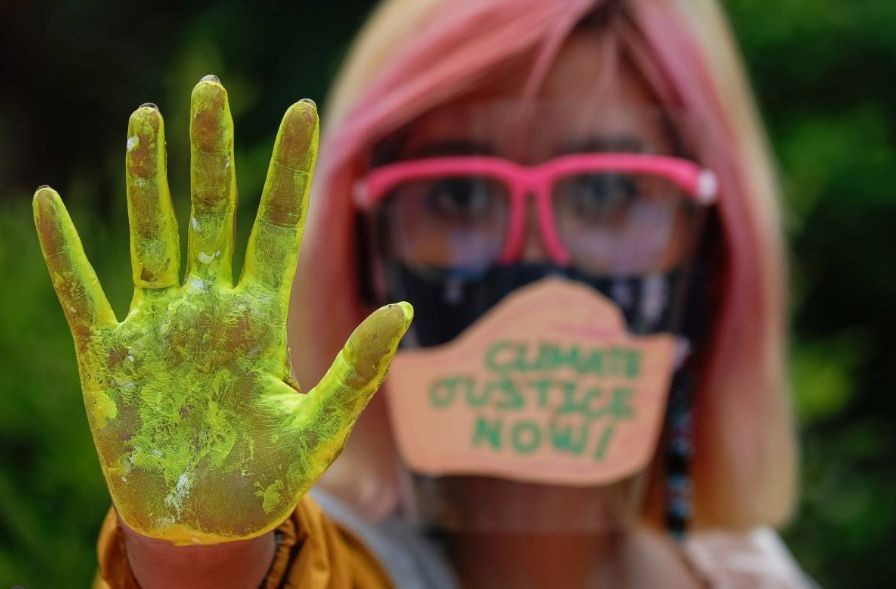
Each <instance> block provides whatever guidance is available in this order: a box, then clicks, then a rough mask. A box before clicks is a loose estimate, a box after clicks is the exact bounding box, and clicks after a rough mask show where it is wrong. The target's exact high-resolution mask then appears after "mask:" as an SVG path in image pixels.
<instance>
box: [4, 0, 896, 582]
mask: <svg viewBox="0 0 896 589" xmlns="http://www.w3.org/2000/svg"><path fill="white" fill-rule="evenodd" d="M723 3H724V4H725V6H726V8H727V9H728V11H729V14H730V16H731V18H732V22H733V25H734V28H735V31H736V33H737V36H738V38H739V40H740V42H741V45H742V47H743V50H744V52H745V55H746V59H747V62H748V66H749V70H750V73H751V76H752V79H753V81H754V84H755V87H756V91H757V94H758V96H759V102H760V105H761V108H762V111H763V114H764V115H765V118H766V121H767V123H768V128H769V132H770V134H771V137H772V141H773V144H774V148H775V151H776V154H777V156H778V160H779V162H780V168H781V177H782V181H783V185H784V195H785V200H786V202H785V204H784V206H785V209H786V230H787V235H788V238H789V244H790V250H791V254H792V260H793V262H792V267H791V277H792V317H793V346H792V356H791V367H792V379H793V393H794V397H795V403H796V408H797V414H798V417H799V422H800V433H801V437H802V441H803V472H802V479H803V493H802V502H801V505H800V509H799V512H798V517H797V518H796V520H795V521H794V522H793V524H792V525H791V526H790V527H788V528H787V529H786V530H785V531H784V535H785V539H786V540H787V542H788V544H789V546H790V547H791V549H792V551H793V552H794V554H795V556H796V557H797V559H798V560H799V562H800V563H801V564H802V566H803V567H804V568H805V569H806V570H807V571H808V572H809V573H810V574H811V575H812V576H813V577H814V578H815V579H816V580H817V581H818V582H819V583H821V584H822V585H823V586H829V587H847V586H848V587H882V586H888V585H889V584H890V583H889V582H888V581H891V580H892V579H896V559H894V558H892V557H891V556H890V557H888V556H889V555H890V554H891V553H892V550H893V548H892V546H893V543H894V541H896V477H894V465H896V427H894V425H896V419H894V415H896V411H894V409H896V400H894V399H896V397H894V395H893V392H894V389H896V387H894V385H896V378H894V375H893V371H894V367H896V358H894V354H893V352H892V348H891V347H890V345H889V344H888V343H887V342H888V341H889V340H888V336H889V337H892V335H891V334H893V333H896V271H894V267H893V263H892V257H893V254H894V252H896V198H894V195H893V194H892V185H891V182H892V181H893V178H894V174H896V145H894V130H896V108H894V105H896V85H894V83H893V80H894V79H896V2H893V1H892V0H853V1H851V2H844V1H843V0H778V1H777V2H766V1H761V0H724V2H723ZM370 7H371V3H370V2H369V1H364V0H350V1H349V0H344V1H341V2H338V3H337V2H324V1H318V2H310V1H300V0H297V1H295V2H292V3H289V4H280V3H275V2H272V1H262V2H256V3H253V4H252V5H249V3H242V2H236V1H233V0H230V1H228V0H224V1H221V2H216V3H210V2H194V3H190V6H189V7H186V8H185V7H183V6H178V3H173V2H171V3H166V2H155V3H153V4H151V5H149V4H146V5H136V4H127V3H104V2H100V1H99V0H82V1H75V0H69V1H57V2H48V3H14V2H13V3H3V5H2V6H0V24H2V30H3V34H2V36H0V72H2V73H0V585H6V584H9V583H18V584H21V585H24V586H26V587H77V586H84V585H86V584H88V583H89V581H90V579H91V577H92V575H93V572H94V570H95V567H96V557H95V548H94V546H95V540H96V532H97V528H98V525H99V522H100V521H101V519H102V517H103V515H104V513H105V512H106V510H107V509H108V495H107V493H106V490H105V487H104V485H103V482H102V478H101V475H100V472H99V468H98V465H97V462H96V458H95V454H94V450H93V445H92V443H91V440H90V434H89V430H88V428H87V423H86V419H85V415H84V411H83V407H82V404H81V396H80V391H79V386H78V380H77V372H76V366H75V358H74V352H73V349H72V345H71V339H70V336H69V333H68V329H67V327H66V325H65V322H64V319H63V316H62V313H61V312H60V309H59V306H58V303H57V301H56V299H55V296H54V294H53V292H52V290H51V287H50V281H49V279H48V277H47V274H46V271H45V269H44V266H43V262H42V260H41V258H40V252H39V249H38V246H37V240H36V238H35V236H34V234H33V228H32V225H31V220H30V196H31V194H32V192H33V190H34V188H35V187H36V186H37V185H38V184H43V183H48V184H51V185H52V186H54V187H56V188H58V189H59V190H60V192H61V193H62V195H63V197H64V198H65V200H66V202H67V203H68V204H69V206H70V207H71V209H72V214H73V217H74V219H75V221H76V223H77V225H78V228H79V230H80V232H81V235H82V237H83V239H84V242H85V247H86V249H87V251H88V254H89V255H90V257H91V259H92V261H93V263H94V265H95V266H96V267H97V271H98V273H99V275H100V277H101V278H102V279H103V281H104V284H105V286H106V289H107V291H108V292H109V295H110V298H111V299H112V301H113V305H114V306H115V307H116V309H117V310H118V311H119V312H122V311H123V310H124V309H125V308H126V307H127V304H128V298H129V295H130V286H129V284H128V282H129V280H128V277H129V269H128V253H127V251H128V249H127V235H126V227H127V222H126V212H125V205H124V177H123V168H124V162H123V159H124V158H123V156H124V142H125V130H126V125H127V118H128V116H129V114H130V111H131V110H132V109H133V108H135V107H136V106H137V105H139V104H140V103H142V102H144V101H147V100H151V101H153V102H156V103H158V104H159V105H160V106H161V108H162V111H163V113H164V114H165V116H166V122H167V127H168V150H169V162H170V172H171V176H172V178H171V186H172V190H173V191H174V192H175V193H176V205H177V206H178V210H179V211H180V213H181V216H182V221H183V220H184V219H183V217H184V216H185V214H186V211H187V210H188V203H187V201H186V199H185V196H186V194H187V190H186V188H187V186H188V183H187V174H188V169H187V165H188V164H187V162H188V145H187V116H188V108H189V104H188V101H189V92H190V89H191V88H192V86H193V84H194V83H195V82H196V81H197V80H198V79H199V78H200V77H201V76H202V75H204V74H206V73H209V72H214V73H217V74H218V75H219V76H220V77H221V78H222V79H223V80H224V82H225V84H226V85H227V87H228V89H229V92H230V96H231V100H232V107H233V114H234V119H235V122H236V130H237V162H236V165H237V168H238V170H239V178H240V189H241V193H242V195H243V199H242V204H241V208H240V213H241V219H242V222H241V223H240V224H239V233H240V236H241V237H242V238H244V237H245V235H246V232H247V228H248V223H247V221H248V220H249V219H251V218H252V217H253V216H254V208H255V206H256V197H257V195H258V194H259V193H260V189H261V183H262V181H263V176H264V171H265V168H266V165H267V158H268V156H269V153H270V148H271V145H272V143H273V136H274V132H275V131H276V128H277V124H278V122H279V118H280V116H281V114H282V112H283V111H284V109H285V108H286V107H287V106H288V105H289V104H290V103H291V102H293V101H295V100H296V99H297V98H299V97H302V96H310V97H312V98H314V99H315V100H317V101H318V103H319V104H320V103H322V102H323V98H324V97H325V94H326V88H327V84H328V82H329V80H330V78H331V77H332V75H333V73H334V72H335V70H336V68H337V67H338V64H339V61H340V59H341V58H342V56H343V55H344V52H345V50H346V47H347V44H348V42H349V40H350V39H351V37H352V35H353V34H354V33H355V32H356V31H357V30H358V28H359V27H360V25H361V23H362V22H363V20H364V18H365V16H366V15H367V13H368V12H369V10H370ZM240 243H242V242H240ZM238 253H239V252H238Z"/></svg>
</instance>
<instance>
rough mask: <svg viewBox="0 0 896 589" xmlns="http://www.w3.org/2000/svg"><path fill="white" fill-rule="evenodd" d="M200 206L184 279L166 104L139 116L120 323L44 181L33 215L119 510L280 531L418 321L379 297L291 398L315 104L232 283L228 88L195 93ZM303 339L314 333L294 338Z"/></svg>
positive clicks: (203, 535)
mask: <svg viewBox="0 0 896 589" xmlns="http://www.w3.org/2000/svg"><path fill="white" fill-rule="evenodd" d="M190 121H191V126H190V142H191V150H192V159H191V170H190V172H191V183H192V214H191V217H190V224H189V238H188V248H187V249H188V252H187V268H186V273H185V276H186V277H185V279H184V280H183V281H181V280H180V251H179V239H178V229H177V222H176V219H175V215H174V209H173V206H172V202H171V196H170V194H169V191H168V181H167V172H166V156H165V134H164V127H163V121H162V116H161V114H160V113H159V111H158V109H157V108H156V107H155V106H153V105H144V106H142V107H140V108H139V109H137V111H136V112H134V114H133V115H132V116H131V120H130V124H129V126H128V139H127V196H128V216H129V219H130V230H131V261H132V266H133V281H134V297H133V300H132V303H131V307H130V310H129V311H128V314H127V316H126V317H125V318H124V319H123V320H122V321H118V320H117V319H116V317H115V313H114V312H113V311H112V308H111V307H110V306H109V302H108V301H107V299H106V296H105V294H104V293H103V290H102V288H101V287H100V284H99V281H98V280H97V277H96V274H95V272H94V270H93V268H92V267H91V266H90V263H89V262H88V261H87V258H86V256H85V254H84V250H83V248H82V246H81V242H80V239H79V238H78V234H77V233H76V231H75V228H74V226H73V225H72V222H71V219H70V218H69V216H68V213H67V212H66V210H65V207H64V206H63V204H62V201H61V200H60V198H59V195H58V194H57V193H56V192H55V191H54V190H52V189H51V188H46V187H45V188H41V189H38V191H37V193H36V194H35V196H34V218H35V223H36V225H37V231H38V235H39V237H40V242H41V247H42V249H43V252H44V257H45V259H46V262H47V266H48V268H49V270H50V276H51V278H52V281H53V286H54V287H55V289H56V292H57V294H58V296H59V300H60V302H61V303H62V307H63V310H64V312H65V315H66V318H67V319H68V323H69V326H70V327H71V330H72V334H73V336H74V340H75V347H76V350H77V357H78V368H79V372H80V377H81V386H82V389H83V393H84V404H85V406H86V408H87V416H88V420H89V423H90V428H91V431H92V433H93V439H94V442H95V444H96V447H97V451H98V454H99V458H100V463H101V465H102V469H103V473H104V475H105V477H106V482H107V484H108V486H109V490H110V492H111V494H112V499H113V501H114V503H115V506H116V508H117V510H118V513H119V515H120V517H121V518H122V519H123V520H124V521H125V523H127V524H128V525H129V526H130V527H131V528H133V529H135V530H136V531H137V532H139V533H141V534H144V535H146V536H150V537H154V538H161V539H166V540H169V541H171V542H174V543H177V544H186V543H217V542H224V541H228V540H237V539H244V538H251V537H254V536H258V535H261V534H263V533H264V532H267V531H269V530H271V529H272V528H274V527H276V526H277V525H278V524H279V523H280V522H281V521H282V520H283V519H284V518H286V517H287V516H288V515H289V513H290V512H291V511H292V510H293V509H294V507H295V505H296V503H297V502H298V500H299V498H300V497H301V496H302V494H303V493H304V492H305V491H306V490H307V489H308V488H309V487H310V486H311V485H313V484H314V482H315V481H316V480H317V479H318V478H319V477H320V475H321V474H323V472H324V470H326V468H327V467H328V466H329V464H330V463H331V461H332V460H333V459H334V458H335V457H336V456H337V455H338V453H339V451H340V449H341V448H342V446H343V444H344V442H345V440H346V437H347V436H348V434H349V432H350V431H351V428H352V426H353V424H354V422H355V420H356V419H357V417H358V415H359V414H360V412H361V411H362V410H363V408H364V407H365V406H366V404H367V402H368V400H369V399H370V397H371V396H372V395H373V393H374V392H375V391H376V389H377V388H378V387H379V385H380V384H381V382H382V380H383V379H384V377H385V374H386V370H387V369H388V365H389V362H390V361H391V359H392V356H393V355H394V353H395V349H396V347H397V345H398V342H399V340H400V339H401V337H402V335H403V334H404V332H405V331H406V330H407V327H408V325H409V323H410V320H411V315H412V310H411V307H410V305H408V304H407V303H399V304H396V305H389V306H386V307H383V308H381V309H379V310H378V311H376V312H375V313H373V314H372V315H371V316H370V317H368V318H367V320H365V321H364V322H363V323H362V324H361V325H360V326H359V327H358V328H357V329H356V330H355V332H354V333H353V334H352V336H351V337H350V338H349V340H348V342H347V343H346V345H345V347H344V348H343V350H342V351H341V352H340V353H339V355H338V356H337V358H336V360H335V362H334V363H333V366H332V367H331V368H330V370H329V371H328V372H327V374H326V376H325V377H324V378H323V379H322V380H321V381H320V383H318V385H317V386H316V387H314V388H313V389H311V390H310V391H309V392H308V393H307V394H302V393H300V392H298V385H297V384H296V383H295V381H294V379H293V378H292V375H291V368H290V361H289V351H288V349H287V345H286V318H287V311H288V303H289V294H290V287H291V284H292V279H293V275H294V272H295V267H296V261H297V258H298V252H299V243H300V241H301V235H302V226H303V223H304V220H305V214H306V211H307V201H308V192H309V188H310V185H311V176H312V171H313V168H314V160H315V156H316V152H317V140H318V119H317V112H316V109H315V106H314V104H313V103H311V102H309V101H300V102H298V103H296V104H294V105H292V106H291V107H290V108H289V110H287V112H286V115H285V116H284V117H283V122H282V123H281V125H280V130H279V133H278V134H277V139H276V143H275V145H274V153H273V157H272V158H271V163H270V167H269V169H268V176H267V180H266V182H265V186H264V191H263V194H262V197H261V205H260V206H259V209H258V215H257V217H256V220H255V225H254V227H253V229H252V233H251V235H250V237H249V244H248V247H247V250H246V260H245V264H244V268H243V272H242V276H241V277H240V279H239V281H238V282H237V283H236V284H234V283H233V280H232V270H231V266H232V252H233V239H234V213H235V211H236V178H235V174H234V157H233V123H232V120H231V116H230V110H229V106H228V102H227V93H226V91H225V90H224V88H223V86H221V84H220V82H219V81H218V80H217V78H214V77H213V76H209V77H206V78H203V80H202V81H201V82H200V83H199V84H198V85H197V86H196V88H195V89H194V90H193V96H192V107H191V117H190ZM293 343H294V345H296V346H299V348H300V349H299V350H298V352H299V353H301V348H305V347H309V346H313V345H314V342H313V341H310V342H293Z"/></svg>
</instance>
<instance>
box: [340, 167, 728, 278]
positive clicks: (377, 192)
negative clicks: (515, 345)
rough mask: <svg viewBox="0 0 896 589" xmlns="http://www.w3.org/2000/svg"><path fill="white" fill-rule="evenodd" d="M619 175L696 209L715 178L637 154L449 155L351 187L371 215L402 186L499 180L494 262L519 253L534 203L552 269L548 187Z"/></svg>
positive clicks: (711, 195) (555, 241) (378, 172)
mask: <svg viewBox="0 0 896 589" xmlns="http://www.w3.org/2000/svg"><path fill="white" fill-rule="evenodd" d="M594 172H619V173H629V174H647V175H653V176H658V177H662V178H665V179H666V180H669V181H670V182H672V183H673V184H675V185H676V186H678V187H679V188H681V189H682V191H684V193H685V194H686V195H688V196H689V197H691V198H692V199H693V200H694V201H695V202H697V203H698V204H700V205H704V206H706V205H710V204H713V203H714V202H715V201H716V198H717V196H718V195H717V192H718V182H717V180H716V176H715V174H714V173H713V172H712V171H711V170H708V169H706V168H701V167H700V166H698V165H697V164H695V163H694V162H691V161H689V160H685V159H681V158H675V157H670V156H659V155H650V154H641V153H605V152H601V153H579V154H573V155H564V156H560V157H557V158H554V159H552V160H549V161H547V162H545V163H543V164H538V165H536V166H524V165H521V164H518V163H516V162H513V161H510V160H506V159H503V158H499V157H493V156H478V155H477V156H450V157H435V158H426V159H418V160H410V161H405V162H398V163H394V164H388V165H385V166H382V167H379V168H375V169H374V170H372V171H371V172H370V173H368V174H367V175H366V176H365V177H364V178H362V179H361V180H359V181H358V182H357V184H356V185H355V194H354V198H355V205H356V206H357V207H358V208H359V209H361V210H363V211H370V210H373V209H374V208H375V207H376V206H377V205H378V204H379V202H380V201H382V200H383V199H384V198H385V197H386V196H387V195H388V194H389V193H390V192H391V191H392V190H393V189H394V188H395V187H396V186H398V185H399V184H401V183H403V182H408V181H417V180H429V179H433V178H444V177H458V176H470V175H476V176H485V177H488V178H494V179H497V180H500V181H502V182H503V183H504V184H505V185H506V186H507V187H508V188H509V189H510V192H509V198H510V218H509V220H508V228H507V239H506V241H505V242H504V246H503V248H502V250H501V254H500V258H499V261H500V262H502V263H509V262H511V261H513V260H515V259H517V258H518V257H519V255H520V253H521V251H522V246H523V240H524V238H525V227H526V206H525V205H526V199H527V198H528V197H529V195H532V197H533V198H534V199H535V205H536V211H537V212H538V226H539V231H540V233H541V237H542V240H543V242H544V245H545V248H546V249H547V251H548V254H549V255H550V256H551V258H552V259H553V261H554V262H555V263H557V264H561V265H564V266H565V265H568V264H569V263H570V262H571V257H570V255H569V252H568V251H567V250H566V247H564V245H563V243H562V241H561V240H560V237H559V235H557V230H556V229H555V225H554V214H553V211H552V209H551V188H552V186H553V185H554V183H555V182H556V181H557V180H558V179H560V178H564V177H567V176H570V175H573V174H583V173H594Z"/></svg>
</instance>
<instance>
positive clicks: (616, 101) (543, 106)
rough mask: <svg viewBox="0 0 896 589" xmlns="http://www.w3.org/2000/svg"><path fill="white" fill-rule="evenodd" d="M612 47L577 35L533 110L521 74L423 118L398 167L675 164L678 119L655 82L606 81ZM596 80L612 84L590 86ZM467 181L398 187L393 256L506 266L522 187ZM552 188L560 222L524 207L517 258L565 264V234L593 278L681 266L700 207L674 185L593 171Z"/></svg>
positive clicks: (391, 201)
mask: <svg viewBox="0 0 896 589" xmlns="http://www.w3.org/2000/svg"><path fill="white" fill-rule="evenodd" d="M601 49H602V47H601V44H600V38H599V37H598V36H596V35H586V34H580V35H576V36H574V37H573V38H572V39H571V40H570V41H569V43H568V44H567V46H566V47H565V49H564V50H563V51H562V52H561V54H560V55H559V58H558V59H557V61H556V63H555V66H554V67H553V69H552V70H551V71H550V73H549V75H548V76H547V78H546V80H545V82H544V85H543V87H542V90H541V92H540V94H539V96H538V97H537V99H536V100H535V101H534V102H533V104H532V105H530V106H528V107H522V108H521V105H520V101H519V100H515V98H516V97H517V96H518V95H519V89H520V88H521V87H522V85H523V83H524V77H523V76H524V75H527V74H528V72H521V75H520V76H517V77H512V76H511V77H508V78H507V79H506V80H504V81H503V82H502V83H501V84H500V85H498V86H497V87H494V88H492V89H490V91H489V92H487V93H480V94H478V95H476V96H473V97H470V98H467V99H465V100H462V101H458V102H455V103H452V104H450V105H448V106H446V107H442V108H440V109H438V110H436V111H434V112H432V113H430V114H428V115H426V116H424V117H422V118H420V119H418V120H417V121H415V122H414V124H413V125H411V126H410V127H409V128H408V130H407V133H406V135H405V136H404V138H403V141H402V144H401V147H400V149H399V150H398V151H397V153H396V154H395V157H396V159H398V160H403V161H419V160H424V159H432V158H444V157H446V156H447V157H451V156H491V157H498V158H504V159H507V160H510V161H512V162H515V163H519V164H524V165H527V166H533V165H537V164H545V163H548V162H555V161H560V160H562V159H563V158H564V156H570V155H580V156H582V155H585V154H601V153H608V152H612V153H627V154H632V153H634V154H654V155H674V154H675V151H676V150H675V147H674V145H673V140H672V136H671V133H670V131H671V126H670V124H669V121H670V118H669V117H668V116H667V115H666V113H663V112H662V110H661V109H660V107H659V105H658V104H657V102H656V100H655V98H654V97H653V96H652V95H651V93H650V90H649V88H648V87H647V85H646V84H645V83H644V81H643V80H642V79H641V78H640V77H639V76H637V75H636V74H635V73H634V72H633V71H632V70H631V69H630V68H626V67H624V66H622V67H618V68H614V70H616V71H613V72H595V67H596V66H599V64H600V63H601V61H602V60H601V59H600V58H599V55H600V51H601ZM595 77H596V78H597V79H598V80H606V81H607V82H608V83H601V84H597V85H595V84H594V83H592V82H589V81H591V80H594V79H595ZM583 81H584V83H583ZM595 86H596V87H595ZM597 162H598V163H600V160H597ZM457 174H458V176H453V177H451V176H447V175H446V176H444V177H434V178H416V179H415V178H414V177H413V176H411V177H410V178H408V179H406V180H404V181H401V182H397V183H396V185H395V186H393V187H392V190H391V191H390V192H389V194H388V196H386V197H385V198H384V200H383V206H384V208H385V209H386V210H387V213H386V214H387V215H388V219H389V223H388V226H389V228H388V232H389V236H388V238H387V240H388V241H389V242H390V244H391V245H392V247H393V251H392V252H391V253H392V254H393V255H395V256H396V257H398V258H399V259H401V260H403V261H405V262H407V263H408V264H410V265H413V266H419V267H429V268H462V269H467V270H476V269H481V268H483V267H486V266H489V265H493V264H495V263H496V262H499V261H501V262H503V261H506V260H505V259H502V256H503V258H506V257H507V251H506V248H507V246H508V239H509V238H510V237H511V235H510V234H511V233H512V231H511V229H514V228H512V227H511V226H512V225H513V216H514V213H519V211H515V210H514V205H516V204H517V203H515V202H512V201H513V199H512V198H511V197H512V196H514V195H513V194H511V193H512V192H513V191H514V189H515V188H516V187H515V186H513V183H512V180H513V179H509V180H508V179H507V178H503V177H499V174H498V173H492V172H491V171H490V170H471V171H469V172H466V173H464V172H463V168H462V165H461V168H460V169H459V170H458V171H457ZM546 191H547V192H549V195H548V198H547V199H546V200H548V201H549V207H550V208H549V211H548V214H547V215H541V217H546V216H549V217H550V219H544V218H540V215H539V213H540V212H539V211H538V210H537V206H536V205H535V203H534V201H532V200H531V199H520V201H521V202H523V203H524V205H526V206H525V207H524V208H525V211H523V214H521V215H520V216H524V219H525V221H524V223H525V224H524V227H523V230H522V231H521V232H520V233H521V234H522V235H521V236H520V238H519V241H521V244H520V245H518V247H517V248H516V250H515V251H514V252H513V257H514V259H522V260H525V261H529V262H534V261H546V262H551V261H554V262H557V261H559V260H556V259H554V260H551V259H550V258H551V256H550V253H551V252H550V251H549V247H546V246H550V241H551V239H550V238H551V237H552V236H556V238H557V241H558V242H559V245H560V246H561V247H562V248H563V252H564V253H565V254H566V256H567V257H568V261H569V263H571V264H572V265H573V266H575V267H577V268H578V269H580V270H582V271H584V272H588V273H591V274H644V273H650V272H662V271H667V270H669V269H671V268H674V267H675V266H676V265H678V264H679V263H680V262H681V260H682V256H683V255H684V251H685V246H686V244H687V235H688V227H689V220H690V213H691V212H692V209H691V207H690V206H689V201H688V199H686V198H684V197H683V196H682V195H681V188H680V187H678V186H676V185H675V184H674V183H673V182H671V181H670V180H669V179H668V178H665V177H663V176H661V175H657V174H650V173H633V172H627V173H623V172H621V171H619V170H615V169H598V168H596V167H595V168H593V169H589V168H588V167H587V166H586V167H584V168H581V169H578V170H575V171H567V172H560V173H558V174H557V175H556V176H553V177H552V178H551V184H550V186H549V187H548V188H547V190H546ZM541 226H547V227H548V229H547V230H544V229H542V228H540V227H541ZM512 237H516V236H512ZM546 242H547V243H546Z"/></svg>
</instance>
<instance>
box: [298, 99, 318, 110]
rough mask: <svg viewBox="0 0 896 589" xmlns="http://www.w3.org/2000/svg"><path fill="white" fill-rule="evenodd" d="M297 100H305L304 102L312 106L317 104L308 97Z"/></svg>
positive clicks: (315, 106)
mask: <svg viewBox="0 0 896 589" xmlns="http://www.w3.org/2000/svg"><path fill="white" fill-rule="evenodd" d="M299 102H305V103H308V104H310V105H311V106H313V107H314V108H317V104H316V103H315V102H314V101H313V100H311V99H310V98H303V99H301V100H300V101H299Z"/></svg>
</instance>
